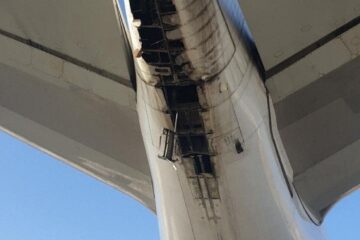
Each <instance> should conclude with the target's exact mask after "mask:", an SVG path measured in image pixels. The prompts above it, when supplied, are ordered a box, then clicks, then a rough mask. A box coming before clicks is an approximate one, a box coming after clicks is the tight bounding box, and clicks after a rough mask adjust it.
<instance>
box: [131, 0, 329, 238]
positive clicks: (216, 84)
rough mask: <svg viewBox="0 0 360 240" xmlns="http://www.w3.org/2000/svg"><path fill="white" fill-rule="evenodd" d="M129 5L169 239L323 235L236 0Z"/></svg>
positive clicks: (149, 147) (147, 137) (154, 0)
mask: <svg viewBox="0 0 360 240" xmlns="http://www.w3.org/2000/svg"><path fill="white" fill-rule="evenodd" d="M126 11H127V14H126V15H127V19H126V20H127V22H128V26H129V33H130V36H131V45H132V48H133V52H134V57H135V66H136V73H137V110H138V114H139V120H140V125H141V130H142V135H143V139H144V143H145V148H146V152H147V156H148V161H149V165H150V169H151V175H152V179H153V184H154V192H155V199H156V209H157V215H158V219H159V225H160V232H161V236H162V239H164V240H165V239H166V240H170V239H171V240H201V239H207V240H212V239H214V240H219V239H240V240H250V239H268V240H280V239H284V240H289V239H297V240H300V239H317V240H318V239H323V237H322V232H321V229H320V227H318V226H317V225H316V224H314V220H313V219H312V216H311V214H308V212H307V211H306V209H304V206H303V205H302V204H301V201H300V199H299V198H298V196H297V194H296V191H294V189H293V187H292V184H291V182H292V170H291V166H290V165H289V163H288V160H287V156H286V153H285V151H284V149H283V146H282V143H281V139H280V137H279V133H278V130H277V126H276V121H275V120H273V121H271V118H272V119H275V115H274V111H273V107H272V103H271V99H270V98H269V96H268V94H267V91H266V88H265V86H264V84H263V81H262V79H261V76H260V74H259V70H258V67H257V66H256V65H255V64H254V61H253V59H252V57H251V56H252V52H251V50H249V47H248V43H247V40H246V30H245V23H244V20H243V18H241V17H240V16H241V12H240V8H239V4H238V2H237V0H232V1H228V0H219V1H215V0H197V1H194V0H174V1H171V0H132V1H129V2H127V9H126ZM315 223H316V222H315Z"/></svg>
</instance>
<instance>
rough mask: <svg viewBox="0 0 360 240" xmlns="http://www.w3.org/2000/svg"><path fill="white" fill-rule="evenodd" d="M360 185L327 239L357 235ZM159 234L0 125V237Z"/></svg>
mask: <svg viewBox="0 0 360 240" xmlns="http://www.w3.org/2000/svg"><path fill="white" fill-rule="evenodd" d="M359 217H360V191H357V192H355V193H353V194H351V195H350V196H349V197H347V198H345V199H344V200H342V201H341V202H339V203H338V204H337V205H336V206H335V207H334V208H333V209H332V210H331V212H330V213H329V214H328V216H327V218H326V220H325V223H324V227H325V230H326V234H327V235H328V239H329V240H357V239H360V225H359V222H360V221H359ZM65 239H66V240H67V239H71V240H95V239H96V240H115V239H116V240H122V239H124V240H125V239H126V240H158V239H159V233H158V226H157V220H156V216H155V215H154V214H153V213H151V212H150V211H149V210H147V209H145V208H144V207H143V206H141V205H140V204H139V203H137V202H136V201H135V200H132V199H131V198H129V197H127V196H125V195H124V194H122V193H120V192H118V191H116V190H115V189H113V188H111V187H109V186H107V185H105V184H103V183H101V182H99V181H97V180H95V179H93V178H92V177H89V176H87V175H85V174H83V173H81V172H79V171H78V170H75V169H73V168H72V167H69V166H67V165H66V164H64V163H62V162H60V161H58V160H55V159H53V158H52V157H50V156H48V155H46V154H44V153H42V152H40V151H38V150H36V149H34V148H32V147H30V146H28V145H26V144H24V143H22V142H20V141H18V140H16V139H14V138H13V137H11V136H9V135H7V134H5V133H4V132H2V131H1V130H0V240H65Z"/></svg>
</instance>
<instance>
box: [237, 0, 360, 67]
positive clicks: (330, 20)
mask: <svg viewBox="0 0 360 240" xmlns="http://www.w3.org/2000/svg"><path fill="white" fill-rule="evenodd" d="M238 1H239V2H240V5H241V7H242V9H243V12H244V15H245V17H246V20H247V23H248V25H249V27H250V30H251V32H252V35H253V37H254V39H255V42H256V45H257V47H258V50H259V52H260V55H261V58H262V60H263V63H264V65H265V68H266V70H268V69H270V68H271V67H274V66H276V65H277V64H279V63H280V62H282V61H284V60H285V59H287V58H289V57H290V56H292V55H293V54H295V53H297V52H299V51H301V50H302V49H304V48H305V47H307V46H309V45H311V44H312V43H314V42H316V41H317V40H319V39H321V38H322V37H324V36H325V35H327V34H329V33H331V32H332V31H334V30H336V29H337V28H339V27H341V26H343V25H344V24H346V23H347V22H349V21H351V20H352V19H355V18H356V17H358V16H360V2H359V1H358V0H332V1H329V0H318V1H296V0H277V1H271V2H269V1H267V0H257V1H253V0H238Z"/></svg>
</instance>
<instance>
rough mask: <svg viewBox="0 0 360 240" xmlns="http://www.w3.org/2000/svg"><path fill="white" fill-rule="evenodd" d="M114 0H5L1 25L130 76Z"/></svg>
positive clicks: (70, 54) (95, 64)
mask: <svg viewBox="0 0 360 240" xmlns="http://www.w3.org/2000/svg"><path fill="white" fill-rule="evenodd" d="M118 17H119V16H117V14H116V11H115V8H114V3H113V1H98V0H77V1H71V0H64V1H48V0H33V1H27V0H15V1H13V0H4V1H0V29H1V30H4V31H7V32H9V33H12V34H15V35H17V36H19V37H22V38H25V39H30V40H31V41H34V42H36V43H39V44H41V45H43V46H45V47H47V48H50V49H53V50H55V51H58V52H60V53H63V54H66V55H68V56H70V57H73V58H75V59H78V60H80V61H82V62H85V63H88V64H90V65H92V66H95V67H97V68H99V69H104V70H105V71H107V72H110V73H112V74H114V75H117V76H119V77H120V78H123V79H129V70H128V61H127V57H126V56H127V54H126V48H125V46H126V45H125V42H124V33H123V32H122V30H121V28H120V26H119V19H118Z"/></svg>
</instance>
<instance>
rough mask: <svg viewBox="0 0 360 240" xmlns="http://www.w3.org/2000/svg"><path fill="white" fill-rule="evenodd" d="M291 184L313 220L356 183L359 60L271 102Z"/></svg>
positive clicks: (359, 124)
mask: <svg viewBox="0 0 360 240" xmlns="http://www.w3.org/2000/svg"><path fill="white" fill-rule="evenodd" d="M275 110H276V114H277V120H278V126H279V130H280V134H281V137H282V140H283V143H284V146H285V149H286V151H287V154H288V157H289V161H290V162H291V165H292V167H293V170H294V184H295V186H296V187H297V188H298V191H299V193H300V195H301V196H302V197H303V199H304V200H305V202H306V203H307V204H308V205H309V207H310V208H311V209H313V210H314V212H315V214H317V215H318V216H319V218H321V217H323V216H324V214H325V213H326V210H327V209H328V208H329V207H330V206H331V205H332V204H334V203H335V202H336V201H338V199H340V198H341V197H342V196H343V195H344V194H346V193H347V192H348V191H350V190H351V189H352V188H354V187H356V186H357V185H358V184H359V183H360V165H359V163H358V162H359V159H360V153H359V151H358V146H359V141H360V58H359V57H358V58H356V59H354V60H352V61H351V62H349V63H347V64H345V65H343V66H342V67H340V68H338V69H337V70H335V71H333V72H331V73H329V74H328V75H325V76H324V77H322V78H320V79H318V80H317V81H315V82H312V83H311V84H309V85H307V86H306V87H304V88H302V89H300V90H299V91H297V92H295V93H293V94H291V95H289V96H288V97H286V98H285V99H283V100H281V101H280V102H278V103H277V104H275Z"/></svg>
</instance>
